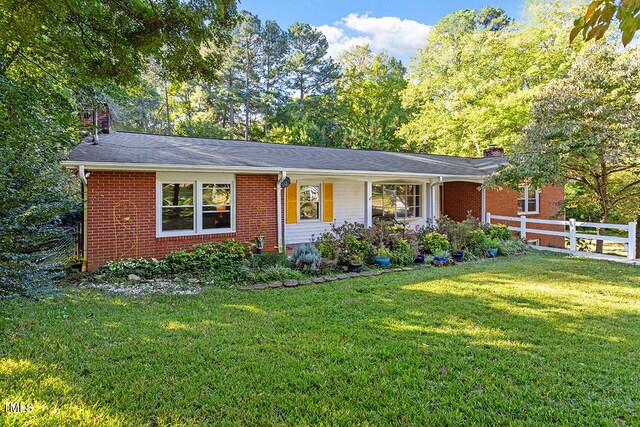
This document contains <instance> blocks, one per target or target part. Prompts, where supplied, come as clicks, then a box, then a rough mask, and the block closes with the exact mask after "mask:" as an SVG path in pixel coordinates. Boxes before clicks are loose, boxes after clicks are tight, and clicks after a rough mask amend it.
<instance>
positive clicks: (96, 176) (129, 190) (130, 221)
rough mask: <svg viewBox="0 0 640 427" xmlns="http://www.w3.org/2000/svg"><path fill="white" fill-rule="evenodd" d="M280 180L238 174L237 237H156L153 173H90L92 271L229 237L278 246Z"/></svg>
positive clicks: (267, 248)
mask: <svg viewBox="0 0 640 427" xmlns="http://www.w3.org/2000/svg"><path fill="white" fill-rule="evenodd" d="M276 180H277V175H258V174H256V175H253V174H242V175H240V174H239V175H236V232H234V233H224V234H209V235H191V236H173V237H156V174H155V172H125V171H123V172H121V171H95V170H94V171H91V175H90V176H89V179H88V187H87V197H88V210H87V215H88V230H87V265H88V269H89V270H95V269H96V268H98V267H100V266H102V265H104V264H105V263H106V262H107V261H110V260H118V259H122V258H139V257H145V258H151V257H153V258H162V257H164V256H165V255H166V254H167V253H169V252H171V251H175V250H180V249H187V248H189V247H191V246H193V245H195V244H197V243H204V242H215V241H220V240H223V239H226V238H234V239H236V240H239V241H251V242H253V241H254V239H255V237H256V236H258V235H264V236H265V237H266V241H265V251H273V250H274V249H275V248H276V247H277V225H276V218H277V212H276V191H275V184H276Z"/></svg>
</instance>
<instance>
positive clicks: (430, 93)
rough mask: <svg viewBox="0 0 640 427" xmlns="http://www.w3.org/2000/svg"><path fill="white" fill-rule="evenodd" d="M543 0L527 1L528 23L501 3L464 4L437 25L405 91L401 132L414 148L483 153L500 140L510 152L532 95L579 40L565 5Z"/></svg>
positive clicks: (565, 61) (561, 67) (559, 69)
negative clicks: (572, 38) (541, 4)
mask: <svg viewBox="0 0 640 427" xmlns="http://www.w3.org/2000/svg"><path fill="white" fill-rule="evenodd" d="M546 3H547V4H549V5H550V7H549V8H548V9H545V10H539V9H538V7H537V6H538V2H530V3H529V4H528V8H529V9H528V13H529V14H530V15H532V16H530V17H529V22H528V23H527V24H526V25H519V24H514V23H510V20H509V18H507V17H506V16H505V15H504V13H503V12H501V11H500V10H494V11H489V10H487V11H486V13H487V14H486V16H485V17H481V15H482V13H481V12H482V11H473V10H471V11H470V10H465V11H459V12H455V13H454V14H452V15H450V16H448V17H445V18H443V19H442V20H441V21H440V22H439V23H438V24H436V26H435V27H434V29H433V30H432V31H431V33H430V34H429V37H428V39H427V45H426V47H424V48H423V49H421V50H420V51H419V52H418V55H417V57H416V61H415V63H414V64H413V67H412V69H413V72H412V73H411V74H410V75H409V79H408V81H409V83H408V87H407V90H406V91H405V92H404V95H403V98H404V107H405V108H406V109H407V110H409V111H410V113H411V117H410V119H409V121H408V123H407V124H405V125H404V126H402V128H401V129H400V132H399V135H400V136H402V137H404V138H405V139H406V140H407V147H408V148H409V149H410V150H413V151H418V152H425V153H439V154H453V155H467V156H478V155H481V153H482V149H483V148H485V147H486V145H488V144H496V145H498V146H501V147H504V148H506V149H507V151H509V149H510V148H511V147H512V146H513V145H514V144H515V143H516V141H518V139H519V138H520V136H521V135H522V129H523V128H524V127H525V126H526V125H527V124H528V123H529V120H530V117H531V115H530V110H531V106H532V101H533V98H534V96H535V95H536V94H537V93H539V92H540V90H541V88H542V87H544V86H545V85H546V84H547V83H548V82H549V81H551V80H552V79H553V78H555V77H557V76H558V75H560V74H561V73H562V72H563V71H565V70H566V69H567V68H568V67H569V65H570V63H571V61H572V59H573V58H574V57H575V51H577V50H578V49H579V47H580V46H578V45H576V46H573V47H572V46H570V45H569V44H568V41H567V40H566V31H567V30H566V29H567V27H568V25H569V21H568V19H567V16H565V13H564V12H565V11H564V5H562V4H560V3H558V2H546ZM549 9H550V10H549ZM481 21H482V22H487V24H486V25H480V22H481ZM537 21H541V22H540V23H538V22H537Z"/></svg>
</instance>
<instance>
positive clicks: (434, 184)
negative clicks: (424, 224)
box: [431, 176, 443, 225]
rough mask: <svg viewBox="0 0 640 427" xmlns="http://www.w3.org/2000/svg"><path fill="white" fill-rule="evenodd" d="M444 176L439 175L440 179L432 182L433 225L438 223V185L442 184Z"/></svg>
mask: <svg viewBox="0 0 640 427" xmlns="http://www.w3.org/2000/svg"><path fill="white" fill-rule="evenodd" d="M442 182H443V180H442V177H441V176H439V177H438V181H436V182H434V183H433V184H431V225H436V205H437V197H438V194H437V192H436V186H437V185H440V184H442Z"/></svg>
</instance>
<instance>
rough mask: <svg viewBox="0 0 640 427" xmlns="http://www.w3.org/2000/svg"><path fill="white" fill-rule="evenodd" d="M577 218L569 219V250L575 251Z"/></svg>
mask: <svg viewBox="0 0 640 427" xmlns="http://www.w3.org/2000/svg"><path fill="white" fill-rule="evenodd" d="M576 246H577V245H576V220H575V218H571V219H570V220H569V250H570V251H571V252H575V251H576V250H577V248H576Z"/></svg>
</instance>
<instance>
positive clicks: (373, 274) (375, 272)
mask: <svg viewBox="0 0 640 427" xmlns="http://www.w3.org/2000/svg"><path fill="white" fill-rule="evenodd" d="M381 274H382V271H380V270H373V271H371V275H372V276H379V275H381Z"/></svg>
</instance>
